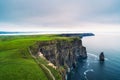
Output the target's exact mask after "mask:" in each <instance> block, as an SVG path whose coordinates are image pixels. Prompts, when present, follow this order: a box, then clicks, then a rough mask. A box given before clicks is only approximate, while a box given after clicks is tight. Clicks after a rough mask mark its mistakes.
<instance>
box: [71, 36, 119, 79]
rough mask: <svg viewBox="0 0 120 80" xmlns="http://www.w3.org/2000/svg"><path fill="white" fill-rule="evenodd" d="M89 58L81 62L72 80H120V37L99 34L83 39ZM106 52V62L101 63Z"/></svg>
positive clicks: (73, 73)
mask: <svg viewBox="0 0 120 80" xmlns="http://www.w3.org/2000/svg"><path fill="white" fill-rule="evenodd" d="M82 42H83V46H85V47H86V48H87V54H88V58H87V59H86V60H83V61H80V62H79V65H78V68H77V69H76V70H75V71H74V72H72V75H71V79H70V80H120V35H119V34H115V35H114V34H98V35H95V36H92V37H84V38H83V39H82ZM101 52H104V55H105V61H104V62H100V61H99V54H100V53H101Z"/></svg>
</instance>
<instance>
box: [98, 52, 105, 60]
mask: <svg viewBox="0 0 120 80" xmlns="http://www.w3.org/2000/svg"><path fill="white" fill-rule="evenodd" d="M99 60H100V61H104V60H105V57H104V53H103V52H101V53H100V55H99Z"/></svg>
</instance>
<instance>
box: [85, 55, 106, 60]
mask: <svg viewBox="0 0 120 80" xmlns="http://www.w3.org/2000/svg"><path fill="white" fill-rule="evenodd" d="M87 54H88V57H93V58H94V60H99V55H95V54H92V53H87ZM105 60H108V58H106V57H105Z"/></svg>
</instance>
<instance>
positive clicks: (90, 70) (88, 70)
mask: <svg viewBox="0 0 120 80" xmlns="http://www.w3.org/2000/svg"><path fill="white" fill-rule="evenodd" d="M88 72H94V70H93V69H87V70H86V71H85V72H84V76H85V79H86V80H88V78H87V73H88Z"/></svg>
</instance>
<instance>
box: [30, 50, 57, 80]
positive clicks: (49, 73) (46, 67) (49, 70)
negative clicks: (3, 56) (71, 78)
mask: <svg viewBox="0 0 120 80" xmlns="http://www.w3.org/2000/svg"><path fill="white" fill-rule="evenodd" d="M28 50H29V53H30V55H31V56H32V57H33V58H34V59H35V61H36V62H37V63H38V64H40V62H39V61H38V60H37V59H36V57H35V56H33V55H32V52H31V50H30V49H28ZM41 65H42V66H43V67H44V68H45V69H46V70H47V71H48V72H49V74H50V76H51V77H52V79H53V80H55V77H54V75H53V74H52V72H51V71H50V69H48V68H47V67H46V66H45V65H44V64H41Z"/></svg>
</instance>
